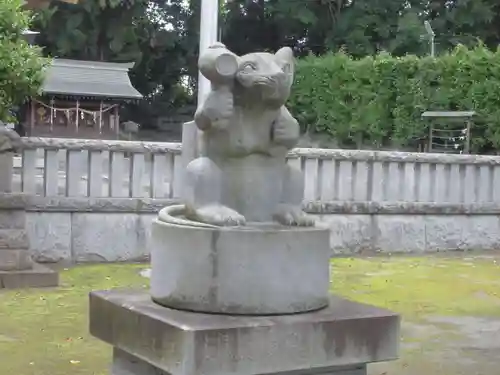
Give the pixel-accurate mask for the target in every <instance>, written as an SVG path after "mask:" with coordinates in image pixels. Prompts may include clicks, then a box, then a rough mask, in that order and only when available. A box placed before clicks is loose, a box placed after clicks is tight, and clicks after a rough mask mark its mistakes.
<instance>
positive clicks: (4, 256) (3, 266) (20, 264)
mask: <svg viewBox="0 0 500 375" xmlns="http://www.w3.org/2000/svg"><path fill="white" fill-rule="evenodd" d="M32 266H33V262H32V260H31V256H30V252H29V250H28V249H0V271H14V270H29V269H31V268H32Z"/></svg>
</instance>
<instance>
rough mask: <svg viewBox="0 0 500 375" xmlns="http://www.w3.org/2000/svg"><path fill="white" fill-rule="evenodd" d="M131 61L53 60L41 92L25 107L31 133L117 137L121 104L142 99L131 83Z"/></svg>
mask: <svg viewBox="0 0 500 375" xmlns="http://www.w3.org/2000/svg"><path fill="white" fill-rule="evenodd" d="M132 67H133V64H132V63H109V62H98V61H80V60H68V59H54V60H53V61H52V64H51V65H50V66H49V67H48V70H47V72H46V76H45V81H44V83H43V85H42V94H41V95H40V96H39V97H36V98H31V99H30V100H29V102H28V103H27V105H26V106H25V108H24V113H23V115H24V116H22V117H24V121H23V127H24V130H25V134H26V135H29V136H42V137H43V136H45V137H62V138H90V139H116V138H118V135H119V123H120V114H119V108H120V105H121V104H123V103H125V102H128V101H135V100H139V99H141V98H142V95H141V94H140V93H139V92H138V91H137V90H136V89H135V88H134V87H133V86H132V84H131V82H130V78H129V76H128V71H129V69H130V68H132Z"/></svg>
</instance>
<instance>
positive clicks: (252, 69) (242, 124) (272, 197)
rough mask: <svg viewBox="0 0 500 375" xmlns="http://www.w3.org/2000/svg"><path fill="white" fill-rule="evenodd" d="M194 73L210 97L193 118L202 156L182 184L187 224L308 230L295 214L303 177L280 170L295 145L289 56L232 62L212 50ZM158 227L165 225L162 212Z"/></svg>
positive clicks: (284, 52)
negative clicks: (260, 225)
mask: <svg viewBox="0 0 500 375" xmlns="http://www.w3.org/2000/svg"><path fill="white" fill-rule="evenodd" d="M198 65H199V68H200V72H201V74H203V76H205V77H206V78H207V79H208V80H209V81H210V82H211V91H210V92H209V93H208V95H207V97H206V98H205V100H204V101H203V102H202V103H201V104H200V106H199V107H198V109H197V111H196V113H195V116H194V121H195V123H196V126H197V127H198V129H199V130H200V132H201V137H200V139H201V142H200V143H201V150H200V154H201V155H200V156H199V157H197V158H196V159H194V160H192V161H191V162H190V163H189V164H188V165H187V168H186V172H185V174H184V176H183V188H184V194H183V197H184V200H185V204H186V212H185V215H186V217H187V218H188V219H190V220H193V221H196V222H201V223H206V224H210V225H215V226H238V225H245V223H247V222H270V221H273V220H274V221H277V222H279V223H281V224H283V225H295V226H297V225H298V226H313V225H314V221H313V220H312V219H311V218H310V217H309V216H307V215H306V214H305V213H304V212H303V211H302V208H301V203H302V199H303V195H304V178H303V174H302V171H301V170H300V168H296V167H293V166H291V165H290V164H287V163H286V155H287V153H288V150H290V149H291V148H292V147H294V146H295V145H296V144H297V142H298V139H299V125H298V122H297V120H296V119H295V118H294V117H293V116H292V115H291V114H290V112H289V111H288V109H287V108H286V107H285V103H286V101H287V99H288V97H289V95H290V89H291V86H292V83H293V76H294V70H295V68H294V57H293V51H292V49H291V48H289V47H285V48H281V49H280V50H278V51H277V52H276V54H271V53H250V54H247V55H244V56H237V55H235V54H234V53H232V52H230V51H229V50H227V49H226V47H225V46H224V45H222V44H220V43H218V44H215V45H213V46H211V47H209V48H208V49H207V50H206V51H203V53H202V54H201V55H200V59H199V63H198ZM255 186H258V188H257V189H256V188H255ZM159 220H166V221H169V220H170V219H169V218H163V217H162V213H161V212H160V215H159Z"/></svg>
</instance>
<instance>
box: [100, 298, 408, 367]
mask: <svg viewBox="0 0 500 375" xmlns="http://www.w3.org/2000/svg"><path fill="white" fill-rule="evenodd" d="M399 324H400V322H399V317H398V316H397V315H396V314H394V313H392V312H389V311H386V310H383V309H379V308H376V307H372V306H367V305H363V304H359V303H355V302H351V301H347V300H344V299H341V298H338V297H333V296H332V297H331V299H330V304H329V307H328V308H326V309H323V310H320V311H317V312H313V313H307V314H295V315H285V316H275V317H244V316H242V317H235V316H225V315H212V314H197V313H191V312H183V311H179V310H173V309H168V308H165V307H161V306H159V305H157V304H155V303H154V302H152V301H151V298H150V296H149V295H148V294H147V293H145V292H143V291H138V292H132V291H126V290H121V291H119V290H115V291H103V292H93V293H91V295H90V332H91V334H93V335H94V336H96V337H97V338H99V339H101V340H104V341H105V342H107V343H109V344H111V345H113V346H114V347H115V348H117V349H119V350H122V351H125V352H127V353H130V354H132V355H133V356H134V357H138V358H141V359H142V360H143V361H146V362H148V363H149V364H150V365H151V366H153V367H156V368H158V369H161V370H162V371H165V372H168V373H169V374H172V375H186V374H191V375H194V374H204V375H219V374H221V373H222V374H227V375H236V374H237V375H254V374H271V373H279V372H288V371H300V373H302V371H308V370H311V371H312V370H314V369H316V370H320V369H324V368H329V367H330V368H331V367H335V366H353V365H356V366H357V367H362V366H363V365H364V364H366V363H371V362H376V361H386V360H392V359H395V358H396V357H397V355H398V346H399ZM320 372H322V373H326V371H325V372H323V371H320ZM132 374H133V373H132ZM145 374H147V372H145ZM160 374H161V372H160ZM340 374H342V375H347V374H349V375H358V374H357V373H356V372H354V373H349V372H347V374H343V373H342V372H340V373H339V375H340ZM116 375H122V374H120V373H117V374H116ZM141 375H142V374H141Z"/></svg>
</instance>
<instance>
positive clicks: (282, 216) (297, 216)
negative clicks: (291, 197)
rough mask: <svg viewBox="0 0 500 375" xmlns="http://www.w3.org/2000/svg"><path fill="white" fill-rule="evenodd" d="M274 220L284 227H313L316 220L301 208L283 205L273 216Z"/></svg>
mask: <svg viewBox="0 0 500 375" xmlns="http://www.w3.org/2000/svg"><path fill="white" fill-rule="evenodd" d="M273 218H274V220H276V221H277V222H278V223H280V224H282V225H287V226H298V227H312V226H314V219H313V218H312V217H311V216H309V215H307V214H306V213H305V212H304V211H302V210H301V209H300V207H296V206H291V205H286V204H282V205H280V206H279V208H278V211H277V212H276V213H275V214H274V215H273Z"/></svg>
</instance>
